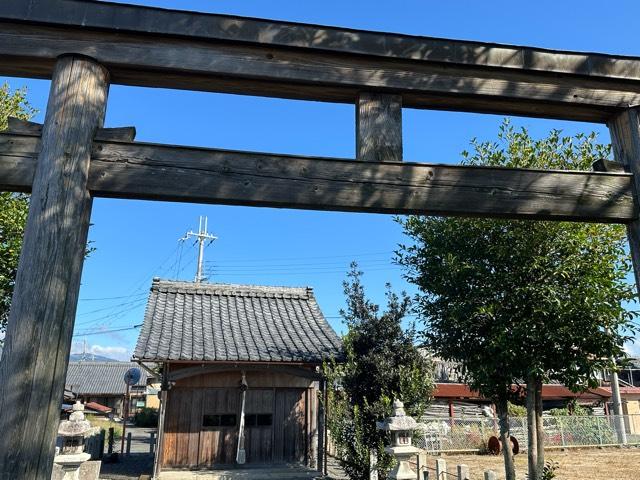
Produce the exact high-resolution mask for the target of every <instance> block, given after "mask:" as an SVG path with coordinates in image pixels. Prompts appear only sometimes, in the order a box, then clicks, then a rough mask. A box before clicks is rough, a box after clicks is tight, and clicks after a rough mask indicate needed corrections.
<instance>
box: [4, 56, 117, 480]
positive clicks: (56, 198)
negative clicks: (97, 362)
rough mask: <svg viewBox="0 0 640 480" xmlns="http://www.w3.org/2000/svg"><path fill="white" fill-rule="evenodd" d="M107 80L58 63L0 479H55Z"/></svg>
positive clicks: (15, 336) (8, 345) (16, 311)
mask: <svg viewBox="0 0 640 480" xmlns="http://www.w3.org/2000/svg"><path fill="white" fill-rule="evenodd" d="M108 79H109V74H108V72H107V71H106V70H105V69H104V68H103V67H102V66H101V65H99V64H97V63H96V62H94V61H92V60H90V59H88V58H82V57H76V56H65V57H62V58H60V59H59V60H58V61H57V62H56V64H55V67H54V72H53V80H52V82H51V88H50V92H49V101H48V104H47V112H46V116H45V123H44V129H43V132H42V148H41V150H40V151H39V156H38V161H37V167H36V168H35V171H34V172H35V175H34V176H33V186H34V191H33V194H32V196H31V202H30V207H29V214H28V217H27V224H26V227H25V238H24V243H23V246H22V253H21V256H20V262H19V265H18V272H17V277H16V282H15V288H14V293H13V300H12V304H11V312H10V315H9V321H8V325H7V335H6V338H5V344H4V352H3V355H2V360H1V361H0V431H1V432H2V435H0V477H1V478H28V479H31V478H33V479H36V478H37V479H48V478H50V477H51V470H52V465H53V456H54V447H55V439H56V436H57V430H58V423H59V420H60V399H61V398H62V393H63V390H64V383H65V378H66V374H67V365H68V361H69V351H70V348H71V339H72V334H73V324H74V320H75V313H76V306H77V300H78V291H79V288H80V275H81V272H82V264H83V260H84V254H85V248H86V241H87V232H88V229H89V218H90V215H91V204H92V200H91V197H90V194H89V191H88V190H87V175H88V171H89V160H90V154H91V143H92V139H93V136H94V134H95V131H96V129H97V128H98V127H100V126H101V125H102V122H103V119H104V113H105V107H106V101H107V93H108V89H109V80H108ZM36 299H37V301H36Z"/></svg>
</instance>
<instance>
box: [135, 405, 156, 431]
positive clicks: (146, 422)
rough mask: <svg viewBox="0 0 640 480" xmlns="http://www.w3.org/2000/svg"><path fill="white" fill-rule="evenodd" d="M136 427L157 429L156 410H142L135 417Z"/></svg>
mask: <svg viewBox="0 0 640 480" xmlns="http://www.w3.org/2000/svg"><path fill="white" fill-rule="evenodd" d="M135 424H136V427H157V426H158V409H156V408H147V407H145V408H143V409H141V410H140V411H138V413H136V416H135Z"/></svg>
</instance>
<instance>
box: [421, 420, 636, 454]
mask: <svg viewBox="0 0 640 480" xmlns="http://www.w3.org/2000/svg"><path fill="white" fill-rule="evenodd" d="M622 417H623V420H624V424H625V430H626V432H627V443H628V444H635V445H638V444H640V415H622ZM615 420H616V417H615V416H613V415H607V416H595V415H592V416H558V417H543V424H544V443H545V447H547V448H554V447H556V448H557V447H559V448H562V447H597V446H611V445H619V444H620V443H619V441H618V435H617V434H616V430H615V423H616V422H615ZM422 423H423V424H424V425H425V428H424V430H422V431H420V432H419V433H418V434H417V435H416V436H415V437H414V444H415V445H416V446H417V447H418V448H422V449H424V450H426V451H428V452H454V451H469V452H482V451H485V450H486V448H487V441H488V440H489V438H490V437H491V436H494V435H495V436H498V429H499V426H498V421H497V420H496V419H493V418H486V417H471V418H423V419H422ZM510 430H511V435H512V436H513V437H515V438H516V439H517V440H518V443H519V444H520V448H521V449H522V450H526V446H527V419H526V417H512V418H511V419H510Z"/></svg>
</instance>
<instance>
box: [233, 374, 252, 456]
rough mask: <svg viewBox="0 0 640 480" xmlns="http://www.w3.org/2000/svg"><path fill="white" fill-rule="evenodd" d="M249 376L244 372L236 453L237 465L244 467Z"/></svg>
mask: <svg viewBox="0 0 640 480" xmlns="http://www.w3.org/2000/svg"><path fill="white" fill-rule="evenodd" d="M248 388H249V385H248V384H247V376H246V374H245V372H244V371H243V372H242V380H241V381H240V391H241V392H242V406H241V408H240V425H239V427H238V449H237V451H236V463H238V464H239V465H244V463H245V462H246V461H247V454H246V452H245V449H244V406H245V400H246V396H247V389H248Z"/></svg>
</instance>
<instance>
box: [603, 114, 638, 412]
mask: <svg viewBox="0 0 640 480" xmlns="http://www.w3.org/2000/svg"><path fill="white" fill-rule="evenodd" d="M639 117H640V108H639V107H636V108H629V109H627V110H625V111H624V112H623V113H620V114H618V115H616V116H615V117H613V118H612V119H611V120H609V122H608V123H607V126H608V127H609V133H610V134H611V144H612V146H613V154H614V156H615V159H616V161H617V162H619V163H622V164H623V165H624V166H625V169H626V170H628V171H629V172H631V173H633V181H634V187H635V196H636V199H639V198H640V118H639ZM627 237H628V239H629V250H630V251H631V258H632V260H633V270H634V273H635V278H636V288H640V220H635V221H633V222H631V223H629V224H627ZM615 413H616V414H619V413H618V412H615Z"/></svg>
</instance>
